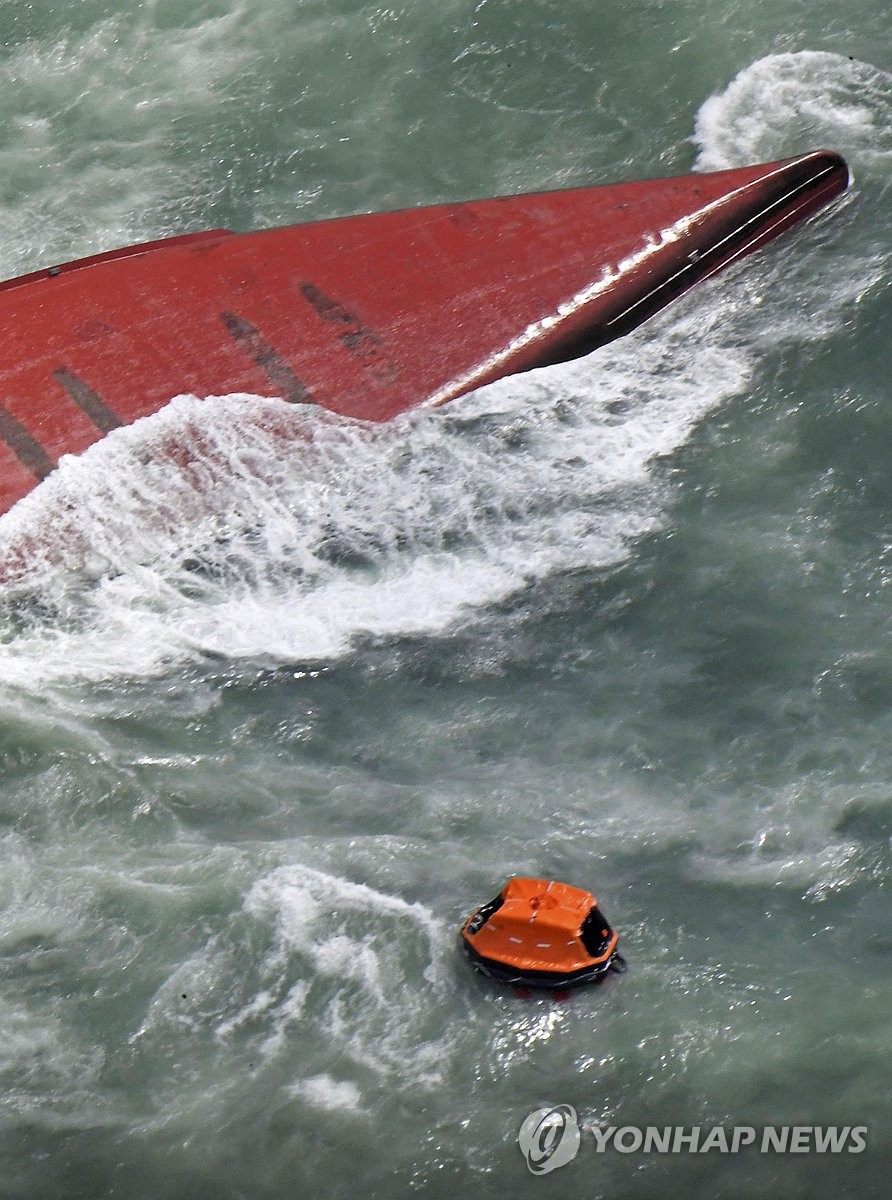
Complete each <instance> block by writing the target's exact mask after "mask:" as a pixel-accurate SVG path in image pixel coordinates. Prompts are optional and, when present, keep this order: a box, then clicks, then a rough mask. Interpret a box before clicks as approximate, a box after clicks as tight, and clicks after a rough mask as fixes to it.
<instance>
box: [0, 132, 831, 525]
mask: <svg viewBox="0 0 892 1200" xmlns="http://www.w3.org/2000/svg"><path fill="white" fill-rule="evenodd" d="M847 183H848V170H847V168H846V165H845V163H844V162H843V160H842V159H841V158H839V156H838V155H835V154H832V153H829V152H819V153H815V154H810V155H804V156H802V157H800V158H796V159H790V160H786V161H784V162H781V163H770V164H767V165H763V166H757V167H748V168H744V169H742V170H734V171H721V172H718V173H716V174H712V175H691V176H684V177H682V178H679V179H669V180H657V181H650V182H637V183H623V184H618V185H615V186H611V187H598V188H583V189H576V190H572V191H562V192H548V193H544V194H541V195H525V196H513V197H505V198H501V199H494V200H480V201H471V202H469V203H465V204H450V205H441V206H437V207H432V208H420V209H413V210H408V211H405V212H396V213H384V214H377V215H370V216H358V217H346V218H341V219H338V220H331V221H321V222H318V223H315V224H309V225H296V226H291V227H288V228H285V229H273V230H268V231H264V232H259V233H248V234H237V235H236V234H229V233H227V232H226V231H222V230H220V231H215V232H211V233H204V234H197V235H190V236H186V237H183V238H173V239H170V240H168V241H163V242H155V243H150V244H148V245H146V246H135V247H131V248H129V249H125V250H119V251H114V252H113V253H111V254H105V255H99V256H97V257H94V258H91V259H83V260H81V261H80V262H76V263H69V264H67V265H65V266H62V267H54V268H50V269H49V270H46V271H39V272H36V273H34V274H32V275H28V276H25V277H23V278H22V279H18V280H13V281H11V282H9V283H5V284H0V323H2V327H3V329H4V343H3V349H2V352H0V381H2V391H0V398H2V404H0V512H5V511H6V510H7V509H9V508H10V507H11V506H12V505H13V504H14V503H15V502H16V501H17V500H19V499H20V498H21V497H22V496H24V495H26V494H27V493H28V492H29V491H30V490H31V489H32V488H33V487H34V486H35V485H36V484H37V483H38V482H39V481H40V480H41V479H42V478H44V477H45V476H46V475H47V474H48V473H49V472H50V471H51V470H52V469H53V467H54V466H55V465H56V463H57V462H58V459H59V457H60V456H61V455H63V454H71V453H75V454H76V453H79V452H80V451H82V450H84V449H86V447H87V446H89V445H91V444H92V443H93V442H95V441H97V440H98V439H99V438H100V437H102V436H103V434H105V433H107V432H108V431H109V430H111V429H113V428H115V427H116V426H118V425H127V424H130V423H131V422H133V421H135V420H137V419H138V418H139V417H144V416H147V415H148V414H149V413H153V412H156V411H158V409H160V408H161V407H163V406H164V405H165V404H166V403H167V402H168V401H169V400H170V399H171V398H172V397H173V396H174V395H177V394H179V393H183V392H192V393H195V394H196V395H199V396H205V395H220V394H225V393H228V392H253V393H258V394H261V395H277V396H281V397H283V398H284V399H286V400H289V401H293V402H301V401H304V402H310V403H315V404H320V405H322V406H323V407H325V408H328V409H331V410H332V411H334V412H338V413H343V414H346V415H349V416H352V417H358V418H363V419H366V420H374V421H383V420H387V419H388V418H390V417H393V416H394V415H395V414H397V413H400V412H403V411H405V410H406V409H409V408H413V407H415V406H417V405H422V404H436V403H442V402H444V401H446V400H450V399H453V398H455V397H456V396H460V395H462V394H463V393H464V392H467V391H469V390H471V389H472V388H475V387H478V386H479V385H480V384H483V383H487V382H490V381H492V380H494V379H497V378H500V377H501V376H504V375H508V374H512V373H514V372H517V371H524V370H528V369H530V368H531V367H536V366H541V365H544V364H547V363H551V362H557V361H560V360H562V359H565V358H570V357H574V356H577V355H579V354H583V353H585V352H587V351H588V350H591V349H593V348H594V347H596V346H598V345H601V344H603V343H604V342H607V341H610V340H611V339H612V338H614V337H618V336H619V335H621V334H623V333H626V332H628V331H629V330H630V329H632V328H634V327H635V326H637V325H639V324H640V323H641V322H642V321H644V320H645V319H646V318H647V317H648V316H650V315H651V314H652V313H653V312H655V311H657V310H658V309H660V308H662V307H663V306H664V305H665V304H667V303H668V302H669V301H670V300H672V299H673V298H674V297H675V296H677V295H679V294H680V293H681V292H683V291H685V290H687V288H689V287H690V286H691V285H692V284H694V283H695V282H697V280H699V279H703V278H705V277H707V276H709V275H711V274H713V273H714V272H715V271H716V270H718V269H720V268H721V267H722V266H724V265H726V264H727V263H728V262H731V261H733V260H735V259H736V258H739V257H741V256H742V255H744V254H747V253H750V252H751V251H752V250H754V249H756V248H758V247H759V246H761V245H762V244H763V243H765V242H767V241H769V240H770V239H771V238H773V237H775V236H776V235H777V234H778V233H780V232H782V231H783V230H784V229H786V228H787V227H788V226H790V225H792V224H793V223H795V222H796V221H799V220H801V219H802V218H803V217H805V216H808V215H809V214H810V213H812V212H814V211H815V210H816V209H818V208H820V207H821V206H822V205H824V204H826V203H827V201H828V200H830V199H831V198H832V197H833V196H836V195H837V194H838V193H840V192H841V191H843V190H844V189H845V187H846V185H847Z"/></svg>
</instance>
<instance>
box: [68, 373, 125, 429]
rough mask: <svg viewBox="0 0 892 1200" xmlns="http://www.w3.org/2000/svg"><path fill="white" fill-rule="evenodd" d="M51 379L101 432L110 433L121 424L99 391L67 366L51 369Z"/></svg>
mask: <svg viewBox="0 0 892 1200" xmlns="http://www.w3.org/2000/svg"><path fill="white" fill-rule="evenodd" d="M53 379H55V381H56V383H58V384H59V385H60V387H62V388H63V389H64V390H65V392H66V394H67V395H68V397H69V398H70V399H71V400H73V401H74V403H75V404H76V405H77V406H78V408H79V409H80V410H81V412H83V413H85V414H86V415H87V416H88V417H89V418H90V420H91V421H92V422H93V424H94V425H95V426H96V428H97V429H99V430H101V431H102V433H111V431H112V430H113V429H118V428H119V427H120V426H121V425H122V424H123V422H122V421H121V419H120V418H119V417H118V416H117V415H116V414H115V413H113V412H112V410H111V409H110V408H109V407H108V405H107V404H106V403H105V401H104V400H103V399H102V397H101V396H100V395H99V393H98V392H94V391H93V389H92V388H91V387H90V385H89V384H88V383H84V381H83V379H81V378H80V376H79V375H75V373H74V371H70V370H69V369H68V367H57V368H56V370H55V371H53Z"/></svg>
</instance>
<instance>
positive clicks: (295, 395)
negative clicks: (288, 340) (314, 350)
mask: <svg viewBox="0 0 892 1200" xmlns="http://www.w3.org/2000/svg"><path fill="white" fill-rule="evenodd" d="M220 320H221V321H222V322H223V324H224V325H225V326H226V332H227V333H228V334H229V336H230V337H231V338H233V340H234V341H236V342H238V344H239V346H240V347H241V349H242V350H243V351H244V352H245V354H247V356H248V358H250V359H252V360H253V361H254V362H255V363H256V364H257V366H258V367H260V369H261V371H263V373H264V375H266V377H267V379H268V380H269V381H270V383H271V384H272V385H273V387H274V388H275V389H276V392H277V393H278V395H280V396H281V397H282V399H283V400H287V401H288V403H289V404H309V403H311V402H312V397H311V396H310V390H309V388H308V387H307V386H306V384H305V383H304V382H303V381H302V380H300V379H298V377H297V376H296V375H295V374H294V372H293V371H292V370H291V368H290V367H289V365H288V363H287V362H286V361H285V359H284V358H283V357H282V356H281V354H280V353H279V352H278V350H276V349H275V347H274V346H271V345H270V344H269V342H268V341H267V340H266V338H265V337H264V336H263V334H262V333H261V332H260V330H259V329H258V328H257V327H256V326H255V325H252V324H251V322H250V321H246V320H245V318H244V317H240V316H238V314H237V313H234V312H222V313H220Z"/></svg>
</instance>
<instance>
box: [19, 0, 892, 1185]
mask: <svg viewBox="0 0 892 1200" xmlns="http://www.w3.org/2000/svg"><path fill="white" fill-rule="evenodd" d="M0 46H2V49H0V230H2V235H0V273H2V274H3V275H4V276H11V275H15V274H18V273H22V272H25V271H27V270H31V269H34V268H35V267H37V266H40V265H47V264H50V263H53V262H57V261H63V260H67V259H72V258H76V257H78V256H81V255H85V254H89V253H95V252H97V251H100V250H105V249H110V248H113V247H115V246H119V245H125V244H128V243H130V242H133V241H137V240H146V239H151V238H155V237H160V236H166V235H171V234H175V233H181V232H186V231H189V230H197V229H202V228H207V227H216V226H228V227H230V228H234V229H249V228H255V227H260V226H267V225H273V224H277V223H289V222H292V221H296V220H310V219H317V218H322V217H328V216H334V215H338V214H343V213H349V212H359V211H371V210H378V209H384V208H393V207H400V206H408V205H414V204H420V203H432V202H437V201H441V200H447V199H459V198H467V197H472V196H484V195H492V194H498V193H506V192H516V191H523V190H531V189H541V188H550V187H564V186H574V185H584V184H588V183H597V182H608V181H612V180H616V179H623V178H635V177H648V176H657V175H663V174H672V173H682V172H687V171H689V170H691V169H695V168H696V169H703V170H710V169H720V168H722V167H725V166H735V165H742V164H744V163H747V162H752V161H761V160H769V159H773V158H779V157H783V156H785V155H788V154H793V153H797V152H800V151H803V150H807V149H812V148H817V147H821V146H828V147H831V148H835V149H838V150H840V151H841V152H843V153H844V154H845V155H846V156H847V158H848V160H849V162H850V164H851V167H852V171H853V176H854V183H853V187H852V189H851V191H850V193H849V195H848V196H847V197H846V198H845V199H844V200H843V201H842V202H840V203H838V204H837V205H836V206H834V207H833V208H832V209H831V210H828V211H827V212H825V213H823V214H821V215H820V216H819V217H818V218H817V219H815V220H813V221H812V222H810V223H809V224H808V225H806V226H805V227H801V228H799V229H797V230H795V231H794V232H792V233H791V234H789V235H787V236H785V238H784V239H782V240H781V241H778V242H777V243H775V244H774V245H772V246H771V247H770V248H769V249H768V250H766V251H765V252H764V253H762V254H760V255H759V256H757V257H754V258H751V259H748V260H747V261H746V262H745V263H743V264H741V265H740V266H739V267H738V268H735V269H734V270H731V271H729V272H727V273H726V274H725V275H724V276H722V277H721V278H719V279H717V280H715V281H713V282H711V283H709V284H708V285H706V286H704V287H702V288H701V289H700V290H699V291H698V292H694V293H692V294H691V295H690V296H688V297H686V298H685V299H684V300H683V301H682V302H681V303H679V304H677V305H676V306H675V307H674V308H672V309H670V310H667V311H666V312H664V313H663V314H661V315H660V317H659V318H657V319H655V320H654V321H652V322H650V323H649V324H648V325H646V326H645V327H643V328H642V329H641V330H639V331H637V332H636V333H635V334H634V335H632V336H631V337H629V338H627V339H624V340H623V341H622V342H619V343H615V344H614V345H612V346H608V347H605V348H604V349H603V350H601V351H599V352H597V353H596V354H594V355H592V356H591V357H590V358H588V359H586V360H583V361H582V362H579V363H574V364H570V365H568V366H563V367H558V368H553V369H549V370H547V371H540V372H535V373H533V374H531V375H529V376H525V377H523V378H520V379H516V380H508V381H505V382H503V383H501V384H498V385H495V386H493V387H491V388H489V389H486V390H484V391H482V392H480V393H478V394H476V395H474V396H471V397H468V398H466V399H465V400H463V401H460V402H458V403H456V404H454V405H451V406H448V407H447V408H444V409H441V410H438V411H437V412H435V413H427V414H420V415H419V414H415V415H413V416H410V417H409V418H406V419H403V420H400V421H397V422H394V423H393V424H392V425H389V426H387V427H382V428H378V429H376V430H373V431H370V430H366V429H363V428H361V427H355V426H350V425H346V424H342V423H339V422H338V421H337V420H335V419H330V420H328V419H323V418H322V417H321V416H320V415H319V414H314V413H308V412H304V411H300V410H295V409H292V408H289V409H288V410H287V412H286V414H284V415H283V414H282V413H281V412H280V411H279V410H280V408H281V406H280V404H279V403H278V402H277V401H276V400H275V399H265V400H254V399H251V398H245V397H238V396H233V397H222V398H218V399H215V400H208V401H205V400H203V399H199V400H195V399H190V398H189V397H183V398H180V399H178V400H177V401H176V402H175V403H174V404H173V405H172V406H171V407H170V408H169V409H168V410H166V411H165V412H163V413H162V414H159V416H158V417H157V418H153V419H152V420H150V421H148V422H146V423H144V426H141V427H139V428H134V429H130V430H124V431H119V432H118V433H116V434H114V435H112V436H110V437H109V438H107V439H106V440H105V441H103V442H102V443H100V444H99V445H98V446H96V447H94V448H93V449H92V450H91V451H90V452H89V453H88V454H86V455H84V456H83V457H82V458H80V459H69V460H66V461H65V462H64V463H63V464H62V466H61V467H60V469H59V470H58V471H57V472H56V473H55V474H54V475H53V476H51V477H50V478H49V479H48V480H47V481H46V482H45V483H44V484H43V485H42V486H41V487H40V488H39V489H37V491H36V492H35V493H33V494H32V496H31V497H30V498H29V499H28V500H27V501H26V502H24V503H23V504H22V505H20V506H18V507H17V509H15V510H14V511H13V512H12V513H10V514H8V515H7V516H6V517H4V518H3V520H2V521H0V540H2V542H3V544H4V546H6V545H21V544H22V537H23V534H24V535H25V538H26V540H27V539H28V538H30V544H31V545H32V547H33V549H32V551H31V552H30V553H31V554H32V557H33V561H32V562H31V563H30V565H29V569H28V571H27V572H26V573H25V575H24V577H23V578H22V579H21V580H20V581H19V582H17V583H16V584H14V585H13V584H7V585H5V587H4V590H3V593H2V594H0V772H2V774H0V980H2V987H0V1102H2V1121H0V1147H2V1170H0V1191H2V1194H3V1195H6V1196H9V1197H14V1198H16V1200H19V1198H23V1200H24V1198H25V1197H27V1198H28V1200H31V1198H34V1200H53V1198H57V1197H58V1198H60V1200H61V1198H63V1197H64V1198H65V1200H74V1198H78V1200H80V1198H83V1200H98V1198H100V1197H117V1198H124V1200H131V1198H133V1200H135V1198H137V1197H138V1198H151V1200H174V1198H176V1200H205V1198H207V1200H212V1198H213V1200H236V1198H243V1197H244V1198H250V1200H267V1198H269V1200H272V1198H275V1200H280V1198H281V1200H286V1198H288V1200H290V1198H292V1197H295V1198H297V1197H324V1198H326V1200H327V1198H332V1200H334V1198H340V1197H344V1198H347V1197H350V1198H352V1197H356V1196H367V1197H370V1198H371V1197H381V1198H384V1200H402V1198H407V1200H408V1198H409V1197H413V1196H419V1197H430V1198H432V1200H433V1198H443V1200H446V1198H452V1197H468V1198H470V1200H477V1198H478V1197H479V1198H480V1200H486V1198H493V1200H494V1198H496V1197H503V1196H509V1195H510V1196H519V1197H529V1198H530V1200H546V1198H549V1197H562V1196H566V1195H578V1196H582V1197H593V1198H594V1197H605V1198H610V1200H614V1198H618V1197H623V1198H628V1200H650V1198H652V1197H653V1198H656V1197H659V1196H685V1197H690V1198H691V1200H700V1198H702V1200H717V1198H726V1197H727V1198H728V1200H737V1198H739V1197H764V1196H771V1197H777V1198H779V1200H799V1198H802V1200H805V1198H808V1200H825V1198H826V1200H830V1198H831V1197H832V1198H834V1200H835V1198H837V1197H846V1196H857V1197H859V1198H863V1197H883V1196H885V1195H887V1194H888V1167H889V1163H890V1155H892V1136H890V1119H892V1088H890V1080H892V970H890V967H892V916H890V905H889V889H890V881H892V848H890V832H892V639H890V629H892V625H890V615H889V607H890V584H892V518H890V510H892V486H890V483H889V460H890V450H892V405H890V403H889V400H890V397H889V350H888V347H889V332H888V331H889V319H890V311H892V300H890V288H889V282H890V278H892V275H890V265H889V246H890V232H892V221H890V217H889V188H888V179H889V174H890V167H892V132H890V130H892V37H890V30H889V21H888V13H887V11H886V9H885V8H884V7H882V6H881V5H879V4H878V3H877V2H876V0H862V2H860V3H857V4H851V5H848V6H840V5H838V4H835V5H831V4H829V3H826V2H825V0H813V2H812V3H809V4H804V3H801V2H799V0H772V3H767V0H761V2H759V0H757V2H750V3H748V4H746V5H744V4H741V3H739V2H737V0H721V2H720V3H716V2H713V3H707V2H706V0H633V2H631V3H626V4H618V3H612V2H607V3H603V4H601V5H592V4H590V3H582V2H581V0H562V2H561V3H558V2H557V0H522V2H521V0H514V2H512V0H500V2H497V0H478V2H477V3H472V2H470V0H462V2H458V0H443V2H442V3H439V4H437V5H434V4H422V3H420V2H419V0H414V2H410V3H402V4H395V5H393V6H392V7H384V6H379V5H376V4H369V5H362V4H359V3H355V2H349V0H312V2H310V0H305V2H299V3H294V4H286V3H284V0H207V2H204V3H202V2H201V0H198V2H196V3H193V4H186V3H184V0H143V2H142V3H137V2H136V0H122V2H121V3H119V4H117V5H114V6H112V5H110V4H108V3H105V2H104V0H79V3H77V4H76V5H74V4H70V3H57V2H52V0H33V2H31V3H24V0H16V2H15V3H5V4H2V5H0ZM430 353H431V354H436V347H435V346H432V347H431V348H430ZM258 412H260V413H261V414H262V413H264V412H266V413H270V414H274V415H275V420H274V421H270V422H264V421H262V420H261V421H259V422H258V420H257V414H258ZM289 422H291V423H292V424H293V428H294V432H295V435H296V436H295V438H293V439H292V438H289V437H281V436H278V435H275V434H273V433H271V432H270V431H269V430H270V428H273V427H276V428H280V429H281V428H285V427H286V426H287V423H289ZM307 422H311V423H313V440H312V444H310V443H308V442H307V441H306V439H305V438H304V437H302V436H301V431H302V430H305V429H306V424H307ZM171 437H173V438H175V439H177V440H180V441H184V442H186V443H187V444H188V445H189V446H190V447H191V451H192V453H193V457H194V459H195V460H196V461H198V462H199V463H200V465H201V470H200V472H199V474H200V477H201V486H200V487H199V488H198V489H197V490H196V488H195V486H194V479H191V480H190V479H184V478H183V477H182V474H181V473H179V474H178V471H177V468H176V467H175V465H174V464H172V463H171V462H170V460H169V457H168V456H167V455H165V454H164V446H165V445H168V444H169V439H170V438H171ZM296 446H300V449H299V450H297V449H295V447H296ZM48 530H52V535H50V536H48V534H47V531H48ZM514 873H518V874H526V873H529V874H534V875H546V876H551V877H555V878H559V879H566V880H567V881H569V882H573V883H576V884H578V885H580V886H584V887H589V888H592V889H593V890H595V891H596V892H597V894H598V896H599V898H600V900H601V903H602V905H603V907H604V909H605V912H606V913H607V915H608V917H609V918H610V919H611V921H612V922H613V923H614V924H615V925H616V927H617V928H618V929H619V930H620V933H621V947H622V950H623V953H624V954H625V956H626V958H627V960H628V963H629V970H628V972H627V973H626V974H625V975H623V976H622V977H612V978H610V979H609V980H608V981H607V982H606V983H605V984H604V985H603V986H601V987H598V988H593V989H589V990H587V991H581V992H579V993H577V994H574V995H573V996H572V997H571V999H569V1000H560V999H555V998H553V997H551V996H544V997H536V998H533V999H528V1000H523V999H520V998H517V997H515V996H514V995H513V994H512V993H510V992H507V993H506V992H505V991H502V990H499V989H497V988H495V987H493V986H491V985H489V984H488V983H486V982H484V981H482V980H481V979H480V978H479V977H477V976H475V975H473V974H472V973H471V972H470V970H469V968H468V965H467V963H466V962H465V961H464V960H463V959H462V957H461V956H460V954H459V952H458V946H457V939H456V930H457V927H458V925H459V924H460V923H461V921H462V920H463V918H464V917H465V916H466V915H467V913H468V912H469V911H470V910H471V909H472V908H473V907H474V906H475V905H476V904H478V903H480V902H482V901H484V900H486V899H488V898H489V897H490V896H491V895H493V894H494V892H495V891H496V889H497V888H498V887H499V886H500V885H501V883H502V882H503V881H504V880H505V879H506V878H507V877H508V876H509V875H511V874H514ZM558 1104H568V1105H572V1106H573V1107H574V1108H575V1109H576V1111H577V1113H578V1115H579V1119H580V1120H581V1122H582V1123H583V1126H584V1131H583V1136H582V1145H581V1148H580V1150H579V1153H578V1155H577V1157H576V1158H575V1159H574V1160H573V1161H572V1162H570V1163H569V1164H567V1165H566V1166H564V1167H561V1168H560V1169H558V1170H555V1171H553V1172H551V1173H548V1174H544V1175H541V1176H539V1177H536V1176H535V1175H534V1174H532V1173H531V1172H530V1171H529V1170H528V1169H527V1165H526V1163H525V1161H524V1157H523V1155H522V1153H521V1151H520V1150H519V1148H518V1144H517V1133H518V1130H519V1128H520V1126H521V1123H522V1121H523V1120H524V1118H525V1117H526V1116H527V1114H528V1113H530V1112H531V1111H532V1110H534V1109H537V1108H542V1107H551V1106H553V1105H558ZM787 1125H797V1126H808V1127H814V1126H821V1127H824V1126H837V1127H840V1128H841V1127H844V1126H863V1127H866V1130H867V1133H866V1148H865V1149H864V1150H863V1152H861V1153H850V1152H845V1151H844V1152H842V1153H839V1154H830V1153H825V1154H817V1153H808V1154H786V1155H784V1154H777V1153H771V1152H769V1153H761V1152H760V1151H759V1149H758V1148H757V1147H755V1148H754V1147H749V1148H747V1149H744V1150H742V1151H741V1152H740V1153H738V1154H721V1153H719V1152H709V1153H705V1154H695V1153H680V1154H656V1153H649V1154H647V1153H643V1152H632V1153H621V1152H620V1151H618V1150H616V1149H612V1148H611V1149H608V1150H606V1151H605V1152H604V1153H598V1152H597V1149H596V1142H595V1138H594V1137H593V1135H592V1133H591V1129H592V1128H593V1127H601V1126H614V1127H625V1126H633V1127H646V1126H658V1127H660V1128H662V1127H665V1126H682V1127H685V1129H687V1130H689V1129H690V1128H691V1127H693V1126H700V1127H702V1128H703V1129H704V1130H708V1129H710V1128H712V1127H714V1126H725V1127H726V1128H728V1129H729V1130H730V1129H731V1127H733V1126H751V1127H754V1128H757V1129H759V1130H761V1128H762V1127H764V1126H787Z"/></svg>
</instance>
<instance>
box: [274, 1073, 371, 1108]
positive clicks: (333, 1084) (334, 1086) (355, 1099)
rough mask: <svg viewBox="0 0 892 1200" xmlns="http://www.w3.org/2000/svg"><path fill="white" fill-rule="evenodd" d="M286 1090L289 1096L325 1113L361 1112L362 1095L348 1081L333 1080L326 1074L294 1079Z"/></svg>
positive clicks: (354, 1085) (353, 1084)
mask: <svg viewBox="0 0 892 1200" xmlns="http://www.w3.org/2000/svg"><path fill="white" fill-rule="evenodd" d="M286 1090H287V1092H288V1094H289V1095H290V1096H294V1097H295V1098H296V1099H299V1100H302V1101H303V1102H304V1103H305V1104H309V1105H310V1106H311V1107H312V1108H319V1109H323V1110H324V1111H325V1112H339V1113H342V1112H349V1113H358V1112H361V1111H362V1093H361V1092H360V1090H359V1088H358V1087H357V1086H356V1084H355V1083H353V1082H352V1081H351V1080H349V1079H333V1078H332V1076H331V1075H327V1074H321V1075H311V1076H309V1077H308V1078H306V1079H296V1080H295V1081H294V1083H292V1084H289V1086H288V1088H287V1089H286Z"/></svg>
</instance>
